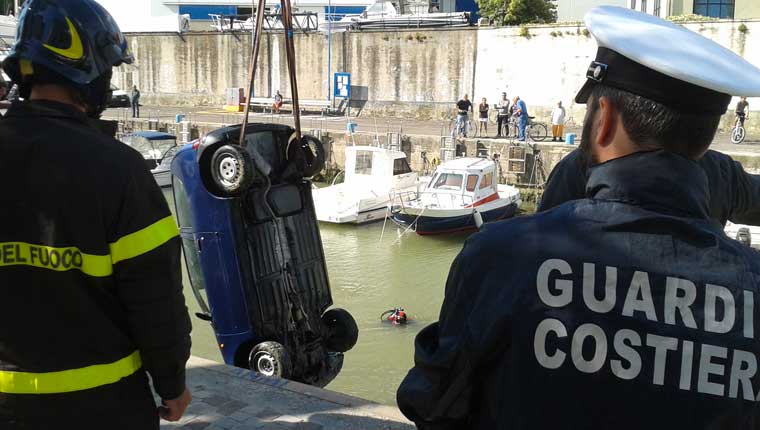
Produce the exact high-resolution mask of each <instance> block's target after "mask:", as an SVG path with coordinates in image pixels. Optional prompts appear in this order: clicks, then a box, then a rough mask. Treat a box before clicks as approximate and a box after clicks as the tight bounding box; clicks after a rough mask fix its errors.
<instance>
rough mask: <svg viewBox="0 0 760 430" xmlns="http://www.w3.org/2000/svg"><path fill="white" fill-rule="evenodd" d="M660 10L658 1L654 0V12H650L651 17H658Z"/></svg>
mask: <svg viewBox="0 0 760 430" xmlns="http://www.w3.org/2000/svg"><path fill="white" fill-rule="evenodd" d="M661 9H662V7H661V6H660V0H654V11H653V12H652V15H654V16H660V10H661Z"/></svg>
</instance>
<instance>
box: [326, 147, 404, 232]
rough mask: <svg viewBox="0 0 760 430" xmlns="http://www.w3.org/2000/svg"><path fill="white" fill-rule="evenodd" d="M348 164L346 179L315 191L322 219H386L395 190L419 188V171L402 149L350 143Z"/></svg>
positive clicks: (366, 220)
mask: <svg viewBox="0 0 760 430" xmlns="http://www.w3.org/2000/svg"><path fill="white" fill-rule="evenodd" d="M345 165H346V170H345V180H344V182H343V183H341V184H336V185H332V186H329V187H325V188H319V189H315V190H314V192H313V196H314V207H315V209H316V212H317V219H318V220H320V221H323V222H330V223H336V224H346V223H352V224H363V223H366V222H371V221H378V220H383V219H385V216H386V212H387V207H388V203H390V201H391V199H392V198H393V196H394V195H395V194H397V193H401V192H408V191H412V190H416V189H417V173H415V172H412V169H411V168H410V167H409V163H408V162H407V160H406V154H404V153H403V152H401V151H396V150H392V149H388V148H382V147H375V146H347V147H346V164H345Z"/></svg>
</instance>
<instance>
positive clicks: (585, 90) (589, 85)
mask: <svg viewBox="0 0 760 430" xmlns="http://www.w3.org/2000/svg"><path fill="white" fill-rule="evenodd" d="M594 85H596V82H594V81H592V80H591V79H586V83H584V84H583V86H582V87H581V90H580V91H578V94H577V95H576V96H575V102H576V103H578V104H579V105H585V104H586V102H588V98H589V97H590V96H591V91H593V89H594Z"/></svg>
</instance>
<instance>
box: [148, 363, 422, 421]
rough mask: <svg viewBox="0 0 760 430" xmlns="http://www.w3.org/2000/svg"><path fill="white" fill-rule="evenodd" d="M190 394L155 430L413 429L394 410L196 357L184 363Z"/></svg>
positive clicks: (399, 413) (396, 410)
mask: <svg viewBox="0 0 760 430" xmlns="http://www.w3.org/2000/svg"><path fill="white" fill-rule="evenodd" d="M187 380H188V386H189V388H190V390H191V391H192V394H193V402H192V403H191V404H190V407H189V408H188V410H187V412H186V413H185V416H184V417H183V418H182V420H181V421H179V422H177V423H167V422H166V421H162V422H161V430H175V429H176V430H180V429H181V430H254V429H255V430H285V429H293V430H320V429H324V430H381V429H383V430H384V429H387V430H413V429H414V428H415V427H414V425H412V424H411V423H409V422H408V421H406V420H405V419H404V417H403V415H402V414H401V412H399V411H398V409H396V408H392V407H389V406H382V405H379V404H376V403H372V402H370V401H368V400H363V399H359V398H356V397H351V396H347V395H344V394H339V393H335V392H332V391H327V390H322V389H319V388H315V387H311V386H309V385H304V384H299V383H297V382H291V381H287V380H284V379H274V378H265V377H263V376H260V375H258V374H257V373H254V372H250V371H248V370H245V369H239V368H236V367H231V366H227V365H224V364H220V363H217V362H214V361H210V360H205V359H202V358H198V357H191V358H190V361H188V363H187Z"/></svg>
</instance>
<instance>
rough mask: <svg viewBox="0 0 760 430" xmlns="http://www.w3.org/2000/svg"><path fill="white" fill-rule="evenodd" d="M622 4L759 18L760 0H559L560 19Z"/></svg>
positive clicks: (665, 12)
mask: <svg viewBox="0 0 760 430" xmlns="http://www.w3.org/2000/svg"><path fill="white" fill-rule="evenodd" d="M601 5H612V6H622V7H627V8H630V9H633V10H638V11H641V12H646V13H648V14H651V15H655V16H659V17H661V18H667V17H669V16H674V15H691V14H696V15H703V16H707V17H711V18H721V19H758V18H760V0H558V1H557V20H558V21H559V22H575V21H581V20H583V16H584V15H585V14H586V12H588V11H589V9H591V8H593V7H594V6H601Z"/></svg>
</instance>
